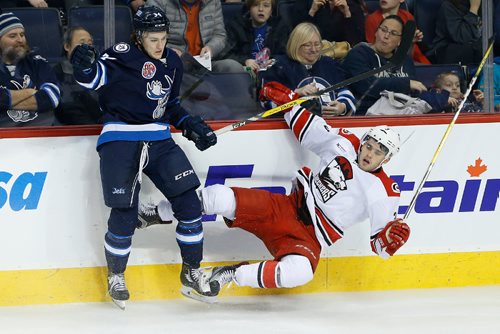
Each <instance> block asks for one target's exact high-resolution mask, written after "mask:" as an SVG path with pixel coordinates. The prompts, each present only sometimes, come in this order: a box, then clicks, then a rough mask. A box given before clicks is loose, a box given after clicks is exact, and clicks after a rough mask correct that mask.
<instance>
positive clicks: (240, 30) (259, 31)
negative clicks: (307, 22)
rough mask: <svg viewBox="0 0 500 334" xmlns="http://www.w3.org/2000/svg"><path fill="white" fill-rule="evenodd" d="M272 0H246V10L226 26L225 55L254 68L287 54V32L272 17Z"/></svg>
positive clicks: (286, 29) (286, 28)
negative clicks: (279, 55)
mask: <svg viewBox="0 0 500 334" xmlns="http://www.w3.org/2000/svg"><path fill="white" fill-rule="evenodd" d="M274 5H275V0H246V2H245V6H246V8H247V9H248V12H246V13H245V14H243V15H241V16H238V17H236V18H235V19H233V20H232V21H231V22H230V23H229V24H228V26H227V35H228V38H227V54H226V56H227V57H228V58H231V59H234V60H236V61H238V62H239V63H241V64H243V65H245V66H247V67H248V68H250V69H251V70H253V71H255V72H256V71H258V70H259V69H262V68H266V67H267V66H268V65H270V64H271V63H272V58H274V57H275V55H278V54H285V53H286V38H284V36H288V35H289V34H290V30H289V28H288V26H287V25H286V24H285V23H283V20H277V19H275V18H273V17H272V11H273V7H274Z"/></svg>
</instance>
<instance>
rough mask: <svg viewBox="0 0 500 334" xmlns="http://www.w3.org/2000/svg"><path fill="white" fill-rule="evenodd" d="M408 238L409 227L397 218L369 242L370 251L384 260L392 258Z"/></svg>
mask: <svg viewBox="0 0 500 334" xmlns="http://www.w3.org/2000/svg"><path fill="white" fill-rule="evenodd" d="M409 237H410V227H409V226H408V225H407V224H406V223H405V222H404V221H403V219H401V218H398V219H396V220H393V221H391V222H389V223H387V225H385V227H384V229H383V230H382V231H380V232H379V233H378V234H377V236H376V237H375V238H374V239H373V240H372V241H371V245H372V250H373V251H374V252H375V253H377V254H378V255H380V257H382V258H384V259H386V258H388V257H390V256H393V255H394V253H396V251H397V250H398V249H399V248H401V246H403V245H404V244H405V242H406V241H408V238H409Z"/></svg>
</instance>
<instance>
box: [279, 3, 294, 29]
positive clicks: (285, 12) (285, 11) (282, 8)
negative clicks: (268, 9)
mask: <svg viewBox="0 0 500 334" xmlns="http://www.w3.org/2000/svg"><path fill="white" fill-rule="evenodd" d="M294 4H295V0H279V1H278V5H277V6H276V14H277V15H278V17H279V18H280V19H281V20H283V21H284V22H285V23H286V24H288V25H289V26H290V27H292V28H293V27H294V26H295V22H294V15H293V9H294Z"/></svg>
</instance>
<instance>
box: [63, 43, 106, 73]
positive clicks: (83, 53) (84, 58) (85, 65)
mask: <svg viewBox="0 0 500 334" xmlns="http://www.w3.org/2000/svg"><path fill="white" fill-rule="evenodd" d="M98 57H99V53H98V52H97V50H96V49H95V48H94V47H93V46H92V45H88V44H81V45H78V46H76V47H75V48H74V49H73V52H71V56H70V58H69V62H70V63H71V64H72V65H73V68H74V69H75V70H77V71H84V70H87V69H90V68H92V67H94V65H95V63H96V62H97V58H98Z"/></svg>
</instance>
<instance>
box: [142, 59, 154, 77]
mask: <svg viewBox="0 0 500 334" xmlns="http://www.w3.org/2000/svg"><path fill="white" fill-rule="evenodd" d="M155 73H156V66H155V64H153V63H152V62H150V61H147V62H145V63H144V65H142V77H143V78H144V79H151V78H152V77H154V76H155Z"/></svg>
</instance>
